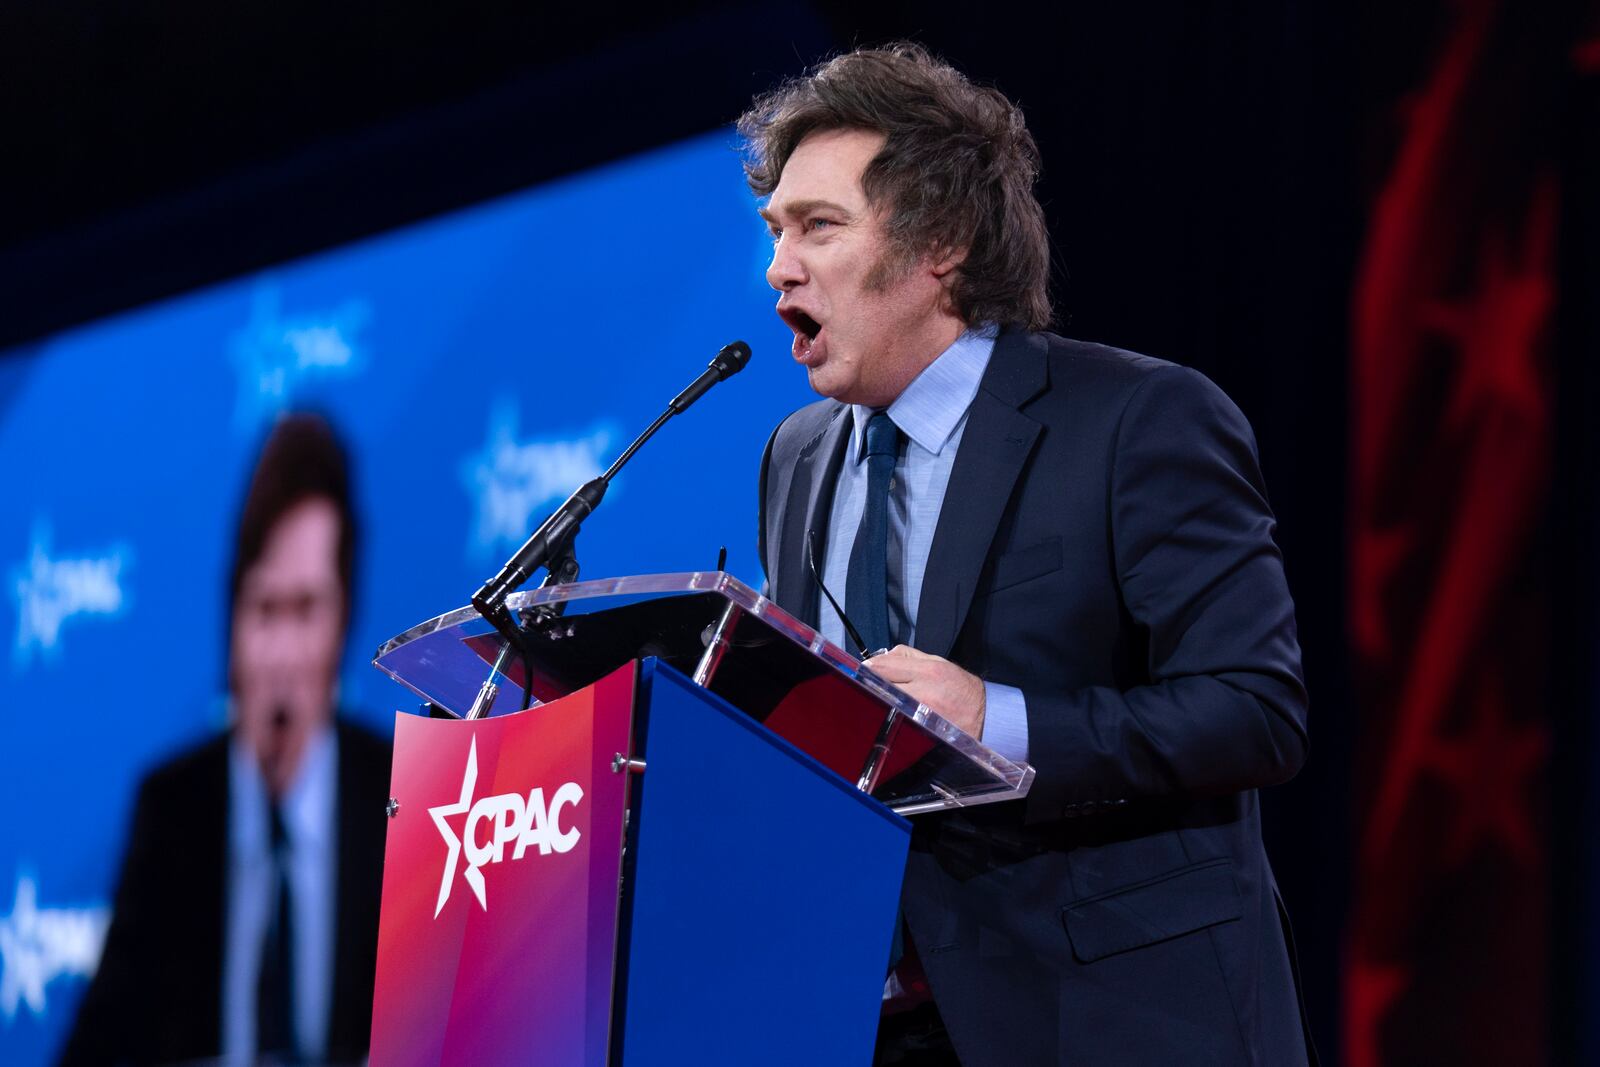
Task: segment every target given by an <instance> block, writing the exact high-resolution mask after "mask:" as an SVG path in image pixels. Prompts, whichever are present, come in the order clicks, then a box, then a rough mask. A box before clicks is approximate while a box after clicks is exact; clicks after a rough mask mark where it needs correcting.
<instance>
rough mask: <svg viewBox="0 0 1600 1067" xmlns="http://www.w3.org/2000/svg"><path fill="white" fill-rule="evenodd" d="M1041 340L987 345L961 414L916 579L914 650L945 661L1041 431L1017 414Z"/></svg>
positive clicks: (1030, 391)
mask: <svg viewBox="0 0 1600 1067" xmlns="http://www.w3.org/2000/svg"><path fill="white" fill-rule="evenodd" d="M1045 354H1046V345H1045V341H1044V339H1043V338H1042V337H1038V336H1036V335H1032V334H1028V333H1023V332H1020V331H1013V330H1007V331H1005V332H1004V333H1002V334H1001V335H1000V337H999V339H998V340H996V342H995V348H994V354H993V355H992V356H991V357H990V358H989V366H988V368H987V369H986V370H985V371H984V374H983V382H982V384H981V385H980V387H979V389H978V395H977V396H976V397H974V398H973V401H972V407H971V409H970V410H969V412H968V414H967V427H966V429H965V430H964V431H963V432H962V435H961V448H960V450H959V451H958V452H957V453H956V462H955V466H954V467H952V468H951V471H950V483H949V485H948V486H947V487H946V489H945V494H944V504H943V505H942V506H941V507H940V509H939V524H938V525H937V526H936V527H935V528H934V534H933V545H932V547H931V548H930V549H929V551H928V566H927V569H926V570H925V571H924V572H923V575H922V599H921V602H920V604H919V606H918V608H917V639H916V644H917V647H918V648H919V649H921V650H922V651H924V652H929V653H932V654H933V655H935V656H948V655H949V654H950V650H951V648H952V647H953V646H954V645H955V640H956V635H957V634H958V633H959V632H960V630H961V624H962V622H963V621H964V620H965V619H966V615H967V609H968V608H969V607H970V606H971V605H972V596H973V593H974V592H975V591H976V590H977V586H978V576H979V574H980V573H981V572H982V570H983V563H984V560H985V559H986V558H987V557H988V555H989V548H990V546H991V545H992V544H993V543H994V535H995V531H996V530H997V529H998V528H999V526H1000V520H1001V518H1002V517H1003V516H1004V515H1005V509H1006V504H1007V502H1008V501H1009V500H1010V499H1011V494H1012V491H1013V490H1014V489H1015V487H1016V484H1017V478H1018V476H1019V475H1021V473H1022V468H1023V467H1024V466H1025V465H1026V464H1027V461H1028V457H1029V455H1031V454H1032V452H1033V446H1034V443H1035V442H1036V441H1037V440H1038V437H1039V431H1040V429H1041V427H1040V426H1039V424H1038V423H1037V422H1035V421H1034V420H1033V419H1030V418H1029V417H1028V416H1026V415H1024V414H1023V413H1022V412H1021V411H1019V410H1018V409H1019V408H1020V407H1021V406H1022V405H1023V404H1024V403H1026V402H1027V401H1028V400H1030V399H1032V398H1033V397H1034V396H1036V395H1038V393H1039V391H1040V390H1041V389H1043V388H1044V387H1045V385H1046V384H1047V382H1048V368H1047V365H1046V362H1045Z"/></svg>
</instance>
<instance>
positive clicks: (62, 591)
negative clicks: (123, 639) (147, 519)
mask: <svg viewBox="0 0 1600 1067" xmlns="http://www.w3.org/2000/svg"><path fill="white" fill-rule="evenodd" d="M31 540H32V543H31V545H30V546H29V550H28V557H27V559H26V560H24V561H23V562H22V564H20V565H19V566H16V567H14V568H12V572H11V588H12V594H13V597H14V598H15V600H16V604H17V639H16V642H15V644H13V646H12V658H13V660H14V661H15V662H16V664H17V666H19V667H24V666H26V665H27V664H28V662H29V660H30V659H32V656H33V653H34V651H35V650H37V651H38V652H39V653H41V654H42V655H43V656H44V657H45V658H46V659H53V658H54V657H55V656H56V654H57V652H58V651H59V645H60V641H61V629H62V625H63V624H64V623H65V622H66V621H67V620H68V619H71V618H73V617H74V616H79V615H100V616H105V617H108V618H110V617H115V616H118V615H121V614H122V613H123V612H124V611H125V610H126V609H127V606H128V597H127V595H126V593H125V592H124V590H123V585H122V572H123V570H124V568H125V567H126V566H127V565H128V563H129V561H130V560H131V559H132V557H133V552H132V551H131V550H130V549H128V548H127V547H126V546H123V545H114V546H112V547H111V548H110V549H109V550H107V551H106V552H104V553H101V554H96V555H83V556H72V557H59V558H54V557H52V556H51V551H50V524H49V523H48V522H45V521H43V520H39V521H36V522H35V523H34V525H33V537H32V539H31Z"/></svg>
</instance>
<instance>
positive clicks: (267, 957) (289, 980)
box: [256, 801, 299, 1063]
mask: <svg viewBox="0 0 1600 1067" xmlns="http://www.w3.org/2000/svg"><path fill="white" fill-rule="evenodd" d="M269 803H270V807H271V818H272V822H271V828H272V837H271V840H272V881H273V891H274V892H273V895H274V897H275V898H276V899H275V902H274V905H273V911H272V922H271V923H270V924H269V925H268V927H267V936H266V939H265V942H264V943H263V944H262V946H261V971H260V976H259V980H258V982H257V985H256V1048H257V1049H259V1050H260V1051H261V1053H262V1054H263V1055H266V1054H269V1053H270V1054H273V1059H274V1061H275V1062H278V1063H296V1062H298V1060H299V1057H298V1055H297V1054H296V1052H295V1036H294V1016H293V1011H294V905H293V901H292V899H291V898H290V894H289V834H288V828H287V827H286V826H284V823H283V812H282V810H281V809H280V808H279V807H278V804H277V802H275V801H271V802H269Z"/></svg>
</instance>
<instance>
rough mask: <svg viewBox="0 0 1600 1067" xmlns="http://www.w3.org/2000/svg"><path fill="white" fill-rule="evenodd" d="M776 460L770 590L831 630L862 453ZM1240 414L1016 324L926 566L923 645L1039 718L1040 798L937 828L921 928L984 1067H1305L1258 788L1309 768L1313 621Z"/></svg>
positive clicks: (766, 500) (948, 820)
mask: <svg viewBox="0 0 1600 1067" xmlns="http://www.w3.org/2000/svg"><path fill="white" fill-rule="evenodd" d="M847 412H848V408H847V407H846V406H845V405H843V404H840V403H838V402H836V401H832V400H823V401H820V402H818V403H815V404H812V405H810V406H808V407H806V408H803V409H801V410H800V411H798V412H795V413H794V414H793V415H791V416H790V417H789V418H788V419H786V420H785V421H784V422H783V424H782V425H781V426H780V427H779V428H778V429H777V431H776V432H775V433H774V434H773V437H772V439H771V441H770V442H769V443H768V446H767V453H766V455H765V457H764V458H763V461H762V472H761V550H762V553H763V563H764V565H765V566H766V569H767V575H768V581H769V591H770V594H771V597H772V599H773V600H774V601H776V602H777V603H778V604H779V605H780V606H782V607H784V608H786V609H787V610H789V611H791V612H792V613H794V614H795V615H797V616H798V617H800V618H802V619H806V620H809V621H811V622H813V623H814V622H815V620H816V618H817V610H818V591H817V588H816V583H815V581H814V580H813V579H812V577H811V575H810V572H809V570H808V568H807V567H806V565H805V555H804V552H805V538H806V533H807V531H808V530H815V531H816V535H817V536H818V537H819V538H820V537H823V536H825V535H826V532H827V528H828V522H827V516H828V509H829V507H830V505H831V498H832V492H833V485H834V481H835V479H836V476H837V472H838V470H839V465H840V463H841V461H842V457H843V454H844V445H845V442H846V440H847V438H848V436H849V428H850V419H849V417H848V415H847ZM1273 529H1274V521H1273V516H1272V512H1271V510H1270V508H1269V507H1268V504H1267V497H1266V490H1265V487H1264V485H1263V483H1262V479H1261V474H1260V470H1259V465H1258V463H1257V459H1256V451H1255V442H1254V438H1253V436H1252V434H1251V432H1250V428H1249V425H1248V424H1247V423H1246V421H1245V419H1244V417H1243V416H1242V415H1241V414H1240V413H1239V410H1238V409H1237V408H1236V407H1235V406H1234V405H1233V403H1232V402H1231V401H1229V400H1228V398H1227V397H1226V396H1224V395H1223V394H1222V392H1221V391H1220V390H1218V389H1217V388H1216V386H1214V385H1213V384H1211V382H1209V381H1208V380H1206V379H1205V378H1204V377H1203V376H1201V375H1200V374H1198V373H1196V372H1194V371H1190V370H1187V369H1185V368H1182V367H1178V366H1175V365H1173V364H1170V363H1166V362H1163V361H1161V360H1156V359H1151V358H1148V357H1145V356H1139V355H1134V354H1132V353H1128V352H1122V351H1118V350H1116V349H1111V348H1106V347H1103V346H1100V345H1093V344H1085V343H1082V342H1078V341H1071V340H1066V339H1064V338H1060V337H1056V336H1054V335H1052V334H1044V333H1026V332H1022V331H1017V330H1007V331H1004V332H1002V334H1001V336H1000V338H999V340H998V341H997V342H996V345H995V350H994V355H993V357H992V359H991V360H990V364H989V367H988V369H987V371H986V372H985V374H984V378H983V383H982V386H981V388H980V389H979V392H978V395H977V397H976V399H975V400H974V401H973V404H972V408H971V411H970V414H969V416H968V422H967V426H966V430H965V433H964V436H963V438H962V441H961V446H960V451H959V452H958V453H957V456H956V461H955V467H954V470H953V471H952V474H951V477H950V483H949V487H948V489H947V490H946V492H945V498H944V505H943V508H942V510H941V512H940V517H939V521H938V525H937V527H936V530H935V535H934V540H933V547H932V549H931V552H930V555H929V558H928V566H927V570H926V572H925V575H924V578H923V585H922V599H921V606H920V608H919V614H918V618H917V623H916V633H917V645H918V647H919V648H921V649H922V650H923V651H925V652H931V653H934V654H936V655H941V656H946V657H948V658H950V659H951V660H953V661H954V662H956V663H958V664H960V665H961V666H962V667H964V668H966V669H967V670H969V671H972V672H974V673H976V674H978V675H980V676H982V677H983V678H986V679H989V680H992V681H996V682H1002V683H1005V684H1008V685H1013V686H1017V687H1019V688H1020V689H1021V690H1022V691H1023V694H1024V696H1025V697H1026V700H1027V715H1028V745H1029V762H1030V763H1032V764H1033V766H1034V767H1035V768H1036V769H1037V772H1038V774H1037V778H1036V780H1035V782H1034V785H1033V788H1032V791H1031V792H1030V793H1029V795H1028V797H1027V798H1026V800H1024V801H1018V802H1012V803H1005V804H996V805H990V806H987V807H978V808H972V809H967V810H965V811H961V812H957V813H951V814H942V815H936V816H929V817H924V818H921V819H919V820H917V826H916V830H915V833H914V836H913V844H912V853H911V858H910V860H909V862H908V864H907V868H906V881H905V888H904V891H903V896H902V906H903V909H904V913H905V917H906V922H907V925H908V927H909V929H910V931H911V934H912V937H913V939H914V941H915V942H916V944H917V946H918V948H919V951H920V955H921V958H922V962H923V966H924V968H925V970H926V971H927V975H928V979H929V982H930V985H931V988H932V990H933V995H934V999H935V1001H936V1002H937V1003H938V1005H939V1008H940V1011H941V1013H942V1014H943V1016H944V1019H945V1022H946V1025H947V1026H948V1028H949V1031H950V1036H951V1040H952V1042H953V1044H954V1046H955V1049H956V1051H957V1053H958V1055H959V1056H960V1058H961V1061H962V1063H963V1064H966V1065H968V1067H983V1065H990V1064H993V1065H996V1067H1014V1065H1019V1064H1048V1063H1117V1064H1138V1063H1151V1064H1156V1063H1159V1064H1173V1063H1207V1064H1223V1063H1227V1064H1234V1063H1263V1064H1274V1065H1278V1064H1293V1063H1303V1062H1305V1061H1306V1059H1307V1055H1308V1052H1307V1050H1308V1047H1309V1045H1308V1042H1307V1040H1306V1038H1305V1035H1304V1032H1303V1011H1302V1008H1301V1005H1300V1000H1299V992H1298V982H1297V979H1296V976H1295V973H1294V965H1293V950H1292V944H1291V943H1290V940H1289V935H1288V924H1287V920H1286V918H1285V916H1284V913H1283V911H1282V905H1281V903H1280V901H1279V898H1278V894H1277V889H1276V885H1275V883H1274V881H1273V876H1272V870H1271V868H1270V866H1269V865H1268V863H1267V857H1266V853H1265V851H1264V850H1263V848H1262V843H1261V821H1260V812H1259V807H1258V803H1257V794H1256V789H1257V788H1258V787H1260V786H1264V785H1271V784H1274V783H1277V782H1282V781H1284V780H1285V779H1287V778H1289V777H1291V776H1292V775H1293V774H1294V773H1295V772H1296V771H1297V770H1298V769H1299V767H1300V765H1301V763H1302V762H1303V761H1304V759H1305V756H1306V693H1305V687H1304V684H1303V681H1302V676H1301V669H1300V650H1299V645H1298V643H1297V640H1296V634H1295V620H1294V605H1293V603H1292V602H1291V600H1290V598H1289V592H1288V588H1287V586H1286V584H1285V581H1284V574H1283V566H1282V560H1281V557H1280V555H1279V552H1278V548H1277V546H1276V545H1275V543H1274V541H1273Z"/></svg>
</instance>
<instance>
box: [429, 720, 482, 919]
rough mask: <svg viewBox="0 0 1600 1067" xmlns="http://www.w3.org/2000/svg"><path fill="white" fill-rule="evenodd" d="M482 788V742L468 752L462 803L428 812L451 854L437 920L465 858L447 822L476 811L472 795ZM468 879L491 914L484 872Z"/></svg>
mask: <svg viewBox="0 0 1600 1067" xmlns="http://www.w3.org/2000/svg"><path fill="white" fill-rule="evenodd" d="M477 785H478V739H477V738H476V737H474V738H473V739H472V747H471V748H470V749H468V750H467V773H466V774H465V775H463V776H462V779H461V799H460V800H458V801H456V802H455V803H454V804H440V805H438V806H437V807H432V808H429V809H428V815H429V816H430V817H431V818H432V819H433V825H435V826H437V827H438V828H439V834H440V835H441V836H442V837H443V838H444V843H445V847H446V849H448V854H447V855H446V856H445V860H444V877H443V878H442V879H440V881H439V902H438V903H437V904H435V905H434V906H433V917H434V918H435V919H437V918H438V917H439V913H440V912H441V911H443V910H444V903H445V901H447V900H449V899H450V886H451V885H452V884H453V883H454V882H455V879H456V861H457V860H458V859H459V858H460V856H461V839H460V838H459V837H457V836H456V832H455V831H454V830H452V829H450V824H449V823H447V822H445V818H446V817H447V816H450V815H465V814H466V813H467V812H468V810H470V809H471V807H472V791H473V790H474V789H476V788H477ZM465 876H466V879H467V884H468V885H470V886H471V887H472V892H473V893H474V894H475V895H476V896H477V898H478V903H479V904H480V905H481V906H482V907H483V910H484V911H488V910H489V901H488V900H487V898H486V897H485V895H484V886H483V872H482V871H480V870H478V868H476V867H472V866H469V867H467V869H466V872H465Z"/></svg>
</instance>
